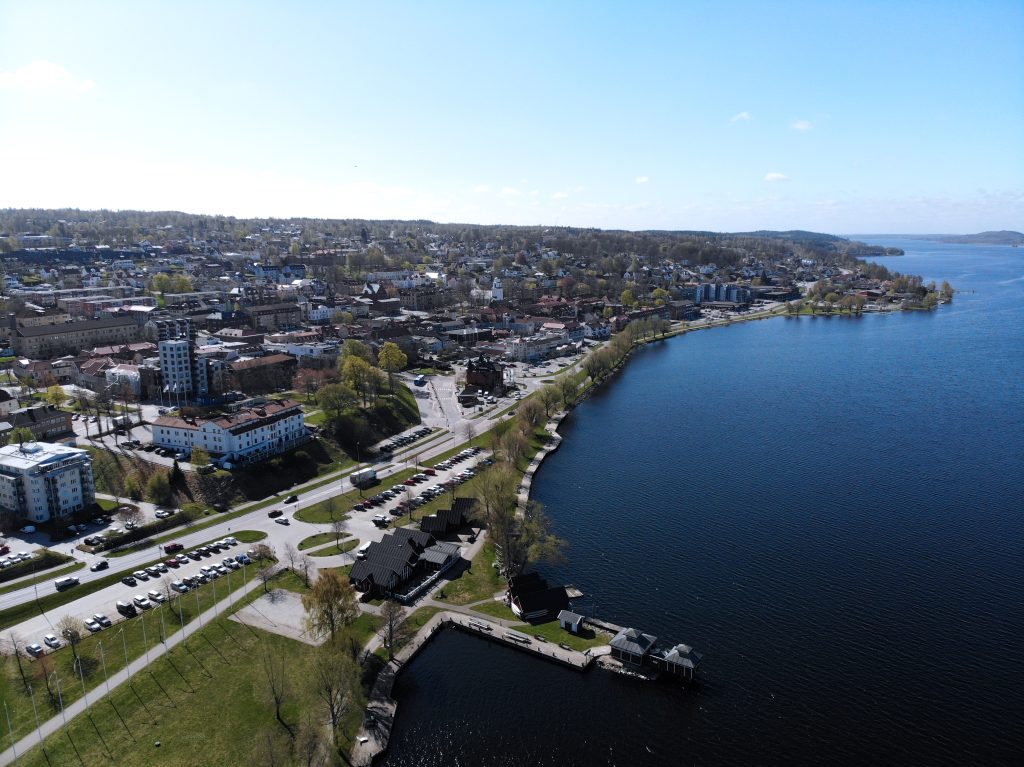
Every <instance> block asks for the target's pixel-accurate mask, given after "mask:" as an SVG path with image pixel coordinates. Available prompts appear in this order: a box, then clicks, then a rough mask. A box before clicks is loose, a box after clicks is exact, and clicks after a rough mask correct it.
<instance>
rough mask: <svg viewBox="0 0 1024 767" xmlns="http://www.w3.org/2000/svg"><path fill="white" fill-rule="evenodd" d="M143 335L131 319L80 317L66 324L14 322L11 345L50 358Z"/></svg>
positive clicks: (26, 353) (21, 352)
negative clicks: (32, 325) (25, 324)
mask: <svg viewBox="0 0 1024 767" xmlns="http://www.w3.org/2000/svg"><path fill="white" fill-rule="evenodd" d="M11 322H14V318H13V315H12V316H11ZM140 335H141V333H140V328H139V326H138V325H137V324H135V322H134V321H132V320H130V319H105V320H81V321H79V322H67V323H64V324H63V325H39V326H35V327H18V328H15V327H13V326H12V327H11V345H12V346H13V347H14V351H15V352H16V353H17V354H19V355H21V356H24V357H28V358H30V359H48V358H51V357H59V356H61V355H63V354H76V353H78V352H79V351H80V350H81V349H92V348H93V347H95V346H102V345H104V344H127V343H131V342H133V341H138V340H139V338H140Z"/></svg>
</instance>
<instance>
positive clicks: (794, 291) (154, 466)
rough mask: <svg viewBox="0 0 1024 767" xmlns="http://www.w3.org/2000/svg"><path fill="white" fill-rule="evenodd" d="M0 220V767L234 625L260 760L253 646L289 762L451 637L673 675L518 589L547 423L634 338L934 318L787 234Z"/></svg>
mask: <svg viewBox="0 0 1024 767" xmlns="http://www.w3.org/2000/svg"><path fill="white" fill-rule="evenodd" d="M0 230H2V231H0V246H2V247H0V260H2V265H3V298H2V300H3V304H4V306H3V309H4V318H3V322H2V323H0V362H2V366H3V376H4V378H3V379H0V383H2V384H3V388H2V389H0V443H2V444H3V447H0V526H2V529H3V534H4V536H5V540H4V542H3V544H2V545H0V556H2V558H0V584H2V586H0V630H2V632H3V634H4V635H5V636H7V637H9V639H8V640H6V641H5V643H4V653H5V662H6V661H9V665H8V667H7V668H8V671H9V676H10V679H8V681H7V687H6V688H5V689H6V690H7V693H6V695H7V701H6V703H7V705H8V706H11V707H12V708H14V709H15V720H16V721H17V727H15V726H14V725H12V726H11V727H10V733H9V740H10V742H9V743H8V744H7V746H8V747H9V749H8V750H7V751H5V752H4V755H3V759H2V761H3V763H9V762H10V761H13V759H14V758H15V757H16V756H17V749H18V748H19V747H20V748H27V747H28V745H29V744H34V743H35V742H36V739H38V742H39V743H43V744H45V743H49V741H48V740H45V741H44V738H45V737H46V736H48V735H50V734H51V733H55V732H57V730H58V727H59V726H60V723H62V722H63V721H65V720H68V719H69V718H70V719H71V720H72V721H74V716H75V714H77V713H81V712H83V711H85V710H86V709H87V708H88V707H89V705H90V703H89V700H90V697H91V698H92V699H93V700H95V699H96V698H97V696H100V695H101V694H103V695H108V696H109V695H112V693H111V692H110V690H111V683H112V682H113V683H114V685H115V687H114V690H115V693H114V694H113V695H115V696H116V690H117V689H119V688H117V687H116V685H118V684H120V683H121V682H126V683H129V684H131V681H132V678H133V674H134V675H136V676H137V675H138V673H139V671H141V670H143V669H149V673H150V674H151V675H153V679H157V676H158V675H159V674H162V673H168V674H169V673H173V672H171V671H170V670H168V669H167V668H165V666H162V665H160V664H163V663H165V662H166V663H170V664H171V665H172V666H173V664H174V663H175V662H178V661H175V660H173V658H175V657H179V656H178V655H175V653H181V655H180V660H181V662H183V663H184V662H185V660H186V659H188V658H189V657H190V656H189V655H187V654H185V653H186V652H188V653H194V652H197V651H198V650H196V649H195V648H191V645H190V641H191V640H192V638H193V637H196V636H204V635H203V634H202V632H203V631H204V630H205V629H204V628H203V626H204V622H205V624H206V625H207V626H210V625H219V626H222V627H223V626H228V625H233V626H239V625H243V624H244V625H246V626H249V628H250V629H251V633H249V634H246V635H245V636H244V639H242V638H240V639H237V640H235V641H238V642H241V641H245V642H248V643H250V644H249V646H248V647H247V648H246V649H244V654H245V655H251V656H252V658H253V659H254V660H253V662H252V663H251V664H250V665H251V666H252V667H253V668H252V669H250V670H249V671H248V672H247V673H248V674H249V675H250V677H251V678H252V679H257V680H258V681H257V682H255V684H258V685H259V686H260V687H261V688H263V687H265V688H267V689H268V690H269V692H268V697H267V700H266V701H265V702H264V707H265V708H266V710H267V711H269V712H272V714H271V716H270V721H271V722H273V721H274V719H276V720H277V722H278V723H279V726H280V732H275V733H273V734H268V735H266V737H263V736H261V738H260V739H258V741H257V742H256V743H255V746H252V747H254V748H255V749H256V750H257V751H258V752H259V754H260V756H259V758H260V759H262V760H263V761H273V759H272V755H273V754H275V753H277V751H278V750H279V749H281V748H283V746H282V745H281V743H282V741H284V740H286V739H288V738H291V739H292V740H294V738H295V737H296V734H295V732H294V731H293V729H294V728H296V727H298V722H297V720H293V721H289V720H288V718H287V716H286V715H285V714H282V705H283V703H282V701H285V700H287V699H289V698H294V697H297V696H298V695H299V693H298V692H297V691H296V690H294V689H292V690H291V692H290V693H289V692H287V691H286V690H285V683H284V682H283V681H282V676H283V673H284V672H283V671H282V669H280V668H278V667H276V666H275V662H276V661H274V660H273V658H272V657H271V655H270V654H268V651H267V649H266V647H267V646H268V645H267V644H266V643H267V642H288V643H289V644H288V649H287V650H286V651H285V650H281V649H280V648H282V647H283V645H281V644H273V645H269V646H273V647H275V648H278V651H280V652H287V653H290V654H291V655H290V656H289V657H293V658H299V657H301V658H302V659H303V661H302V662H303V663H304V664H305V665H307V666H310V667H311V668H313V669H317V668H319V669H320V671H315V670H314V671H311V672H310V673H311V674H312V675H313V677H314V679H313V681H312V682H310V684H312V685H314V686H317V688H318V689H320V690H321V691H322V690H324V689H327V690H328V691H329V694H327V695H326V697H325V698H324V700H326V704H325V706H326V707H321V708H320V709H317V710H316V712H315V713H314V712H312V709H310V713H311V716H313V717H314V718H315V719H316V720H318V721H320V720H325V721H328V722H329V724H328V726H327V727H326V730H327V731H328V734H327V735H326V736H325V735H324V734H323V732H322V731H321V729H319V728H316V727H313V726H312V725H310V726H308V727H307V729H308V730H310V731H309V732H305V733H304V736H305V737H308V738H309V739H310V743H311V744H312V745H311V746H310V747H311V748H314V747H315V748H316V749H320V750H321V751H323V753H324V754H327V752H328V751H330V752H331V753H333V754H335V755H338V754H347V756H346V757H345V758H351V759H352V760H353V762H354V763H364V764H365V763H369V761H370V760H371V759H372V758H373V756H374V755H375V754H376V753H379V751H380V750H382V749H383V748H385V747H386V744H387V726H386V724H384V723H385V722H386V721H388V720H389V717H393V716H394V708H393V706H390V707H389V701H390V698H389V693H390V684H391V682H392V681H393V679H394V676H395V675H396V674H397V673H398V672H399V670H400V669H401V666H402V664H403V663H404V662H406V661H407V660H408V659H409V658H410V657H411V656H412V654H413V653H415V651H416V650H417V649H418V648H419V646H421V645H422V643H423V642H424V641H426V640H427V639H429V637H430V635H431V634H432V633H433V632H434V631H436V630H438V629H439V628H441V627H443V626H445V625H450V626H456V627H459V628H461V629H462V630H466V631H469V632H470V633H476V634H479V635H482V636H487V637H489V638H490V639H492V640H494V641H502V642H504V643H506V644H509V645H510V646H516V647H518V648H520V649H523V650H525V651H528V652H533V653H535V654H538V655H541V656H545V657H548V658H549V659H552V660H554V661H556V662H559V663H562V664H564V665H568V666H570V667H578V668H583V669H585V668H589V667H590V666H591V665H598V666H602V667H605V668H609V669H611V670H614V671H619V672H621V673H625V674H630V675H633V676H636V677H638V678H643V679H653V678H658V677H660V678H662V679H664V678H668V679H673V680H680V679H681V680H683V681H685V682H689V683H692V682H694V681H695V678H696V672H697V669H698V666H699V663H700V660H701V654H700V653H698V652H696V651H694V650H692V648H691V647H690V646H689V645H686V644H674V645H672V646H671V647H670V648H665V649H660V648H659V649H656V648H655V644H656V639H655V637H653V636H650V635H649V634H645V633H643V631H642V630H641V629H636V628H628V627H622V626H616V625H614V624H609V623H606V622H604V621H602V620H601V619H600V617H599V616H585V615H581V614H579V613H577V612H574V610H573V604H572V602H573V599H577V598H579V597H580V596H581V594H580V592H579V591H578V589H576V588H575V587H574V586H572V585H570V584H553V585H552V584H549V583H548V582H547V581H546V580H545V579H544V578H542V577H541V576H540V575H539V574H538V571H537V570H536V569H534V567H535V566H537V565H541V564H543V563H544V562H545V561H556V560H558V559H559V558H560V557H561V556H562V552H561V549H562V548H563V545H562V544H563V542H561V541H559V540H558V539H557V538H556V537H555V536H554V535H552V534H551V533H550V530H549V529H548V525H547V522H546V518H545V516H544V512H543V510H542V509H540V508H539V507H537V506H536V504H533V503H532V502H531V500H530V498H529V484H530V481H531V478H532V473H533V471H534V470H535V469H536V467H537V465H538V464H539V462H540V461H541V460H542V459H543V457H544V455H545V454H546V453H547V452H550V451H551V450H553V449H555V448H557V445H558V440H559V439H560V438H559V437H558V435H557V432H556V428H557V425H558V422H559V419H560V417H561V416H562V415H564V413H565V412H566V411H568V410H569V409H571V407H572V406H573V405H574V404H575V403H576V402H577V401H578V400H579V399H580V398H582V397H584V396H586V394H587V392H588V391H589V389H590V388H592V387H593V386H596V385H599V384H600V383H601V382H602V381H603V380H604V379H605V378H607V377H609V376H611V375H613V374H614V371H615V370H616V369H617V368H618V367H619V366H620V365H621V364H622V363H623V361H624V360H625V359H626V358H627V357H628V355H629V353H630V352H631V350H632V349H633V348H634V347H635V346H636V345H638V344H642V343H645V342H648V341H652V340H655V339H659V338H665V337H667V336H669V335H675V334H679V333H684V332H688V331H691V330H697V329H701V328H707V327H712V326H715V325H720V324H728V323H731V322H739V321H747V320H755V319H763V318H768V317H773V316H789V317H794V316H798V315H811V316H813V317H850V318H855V317H856V316H858V315H860V314H861V313H863V312H884V311H898V310H915V309H930V308H933V307H934V306H936V305H937V304H939V303H945V302H948V301H950V300H952V297H953V289H952V287H951V286H949V285H948V283H947V284H943V285H942V286H941V287H940V288H937V287H936V286H935V285H933V284H929V285H924V284H922V281H921V279H920V278H918V277H913V276H905V275H900V274H895V273H889V272H888V271H887V270H886V269H885V268H884V267H881V266H877V265H873V264H867V263H865V262H863V261H860V260H859V257H861V256H869V255H872V254H880V251H881V249H878V248H872V247H870V246H867V245H863V244H861V243H856V242H851V241H849V240H844V239H842V238H837V237H831V236H828V235H816V234H812V233H808V232H754V233H745V234H713V233H707V232H680V233H670V232H640V233H632V232H601V231H596V230H583V229H570V228H528V227H485V226H458V225H440V224H432V223H429V222H373V221H314V220H308V219H301V220H287V221H282V220H260V221H257V220H242V219H226V218H223V217H213V216H191V215H185V214H176V213H167V214H161V213H145V214H144V213H132V212H121V213H113V212H109V211H104V212H81V211H3V212H0ZM888 255H898V254H897V253H888ZM371 511H372V512H373V514H370V512H371ZM218 590H219V591H218ZM275 595H276V596H275ZM193 602H194V605H193ZM157 613H159V617H158V618H156V617H152V616H154V615H156V614H157ZM269 616H273V617H272V618H271V617H269ZM229 619H230V621H232V622H233V623H231V624H227V623H224V622H223V621H227V620H229ZM115 622H116V623H117V624H118V625H119V626H120V628H119V629H118V631H119V632H120V639H119V640H118V641H117V643H114V642H113V640H112V641H111V643H110V646H109V647H108V648H107V650H106V652H107V653H108V654H102V653H103V649H102V647H103V646H102V641H103V638H104V637H106V636H113V635H114V631H113V628H114V624H115ZM106 631H110V632H111V633H110V634H109V635H108V634H105V633H104V632H106ZM222 632H223V633H227V634H230V632H231V629H230V628H222ZM257 632H259V633H257ZM260 634H265V635H267V636H268V637H269V636H270V635H274V637H275V638H274V639H269V638H268V639H266V640H263V639H260V638H257V639H253V638H252V637H253V636H257V637H259V636H260ZM126 637H129V638H126ZM222 640H223V636H222V637H221V638H220V639H219V640H218V641H222ZM129 643H131V646H129ZM179 643H180V645H181V647H182V648H184V649H180V650H177V649H176V648H177V646H178V644H179ZM93 644H95V646H96V647H97V648H99V649H98V650H97V652H98V653H101V656H100V657H101V658H102V663H101V664H99V665H98V663H97V661H95V660H92V657H93V655H92V653H93V650H92V647H93ZM122 645H123V647H122ZM190 648H191V649H190ZM122 649H123V657H121V655H122V652H121V651H122ZM203 652H206V649H204V650H203ZM214 652H215V654H214V656H211V657H210V658H207V661H208V662H212V658H214V657H216V654H217V653H221V652H222V651H221V650H219V649H217V648H216V647H214ZM151 656H152V658H151ZM162 656H166V657H165V658H164V659H163V660H161V657H162ZM191 657H195V656H191ZM257 657H260V658H263V660H262V661H260V662H256V660H255V658H257ZM87 661H88V662H87ZM196 661H197V663H198V664H199V666H200V667H201V666H202V664H203V661H201V660H198V658H197V659H196ZM189 662H191V661H189ZM296 662H297V663H298V661H296ZM23 664H25V665H23ZM26 666H29V667H30V670H28V671H26ZM324 669H332V671H331V672H330V673H331V674H333V676H330V678H327V677H326V676H324V675H325V674H327V671H325V670H324ZM357 669H361V670H362V671H361V672H360V671H357ZM108 672H110V673H109V674H108ZM176 673H180V672H176ZM317 674H320V676H319V677H318V676H317ZM30 679H31V680H35V682H34V684H32V683H30V681H29V680H30ZM51 679H52V680H53V683H52V686H51ZM139 684H140V685H141V684H142V682H140V683H139ZM156 684H157V686H156V687H150V688H149V692H150V693H151V694H153V695H159V694H160V690H161V689H162V688H161V687H160V683H159V681H158V682H157V683H156ZM296 684H298V683H296ZM40 685H42V687H41V688H40ZM62 685H63V686H62ZM79 688H80V689H79ZM164 692H165V693H166V691H164ZM133 693H134V694H135V695H139V692H138V690H134V689H133ZM309 697H310V698H315V697H316V696H314V695H312V694H311V695H310V696H309ZM93 705H94V706H95V705H96V704H95V703H94V704H93ZM310 706H312V704H310ZM286 708H288V707H287V706H286ZM34 709H35V710H34ZM364 710H366V712H367V713H366V715H365V716H363V715H362V713H361V712H363V711H364ZM353 711H355V712H357V715H356V716H353V715H352V712H353ZM114 721H116V720H114ZM118 726H120V724H118ZM65 727H66V725H65ZM124 729H130V728H129V727H128V725H125V726H124ZM89 733H90V734H89V735H87V734H86V731H85V730H82V731H79V732H78V737H80V738H83V739H84V738H86V737H89V738H92V737H93V735H92V734H91V733H92V728H91V727H90V730H89ZM129 735H130V733H129ZM68 737H69V738H70V737H71V736H70V735H69V736H68ZM111 737H113V734H111ZM162 740H163V741H164V742H168V743H171V742H173V739H172V736H171V735H170V734H169V733H168V734H165V735H164V736H163V737H162ZM66 747H67V746H66V745H51V746H49V748H52V749H62V748H66ZM90 747H91V746H90ZM248 747H250V746H247V748H248ZM44 748H47V746H45V745H44ZM55 753H57V754H60V753H63V752H61V751H59V750H58V751H56V752H55ZM47 754H48V756H47V758H49V754H50V752H49V751H47ZM58 758H59V757H58ZM325 758H326V757H325Z"/></svg>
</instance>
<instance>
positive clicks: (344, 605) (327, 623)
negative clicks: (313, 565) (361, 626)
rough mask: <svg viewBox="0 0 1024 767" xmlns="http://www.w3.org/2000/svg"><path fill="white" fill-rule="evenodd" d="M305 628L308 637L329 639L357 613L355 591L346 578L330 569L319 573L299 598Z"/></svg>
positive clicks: (354, 617)
mask: <svg viewBox="0 0 1024 767" xmlns="http://www.w3.org/2000/svg"><path fill="white" fill-rule="evenodd" d="M302 606H303V607H304V608H305V610H306V625H307V627H308V628H309V631H310V633H311V634H313V635H314V636H317V637H323V636H328V637H330V638H331V639H333V638H334V635H335V634H336V633H337V632H338V630H339V629H341V628H343V627H344V626H347V625H348V624H349V623H351V622H352V621H354V620H355V619H356V617H357V616H358V614H359V608H358V606H357V604H356V590H355V589H354V588H353V587H352V584H351V583H350V582H349V581H348V579H347V578H345V577H343V576H342V575H340V574H339V573H337V572H334V571H333V570H322V571H321V572H320V574H319V575H318V576H317V579H316V581H315V582H314V583H313V587H312V588H311V589H310V590H309V593H308V594H303V596H302Z"/></svg>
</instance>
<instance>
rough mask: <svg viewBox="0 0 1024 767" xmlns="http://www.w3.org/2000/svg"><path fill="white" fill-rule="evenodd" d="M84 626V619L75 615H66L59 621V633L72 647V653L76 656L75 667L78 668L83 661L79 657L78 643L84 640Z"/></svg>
mask: <svg viewBox="0 0 1024 767" xmlns="http://www.w3.org/2000/svg"><path fill="white" fill-rule="evenodd" d="M83 628H84V627H83V626H82V621H80V620H78V618H76V617H74V616H73V615H65V616H64V617H63V618H61V619H60V620H59V621H57V626H56V629H57V633H58V634H60V635H61V636H62V637H64V639H65V640H66V641H67V643H68V646H69V647H70V648H71V654H72V655H74V656H75V662H74V666H73V668H78V666H79V664H80V663H81V660H80V659H79V657H78V643H79V642H81V641H82V633H83Z"/></svg>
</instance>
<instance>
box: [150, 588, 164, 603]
mask: <svg viewBox="0 0 1024 767" xmlns="http://www.w3.org/2000/svg"><path fill="white" fill-rule="evenodd" d="M146 596H148V597H149V598H150V599H152V600H153V601H154V602H166V601H167V597H165V596H164V595H163V594H161V593H160V592H159V591H157V590H156V589H150V590H149V591H147V592H146Z"/></svg>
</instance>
